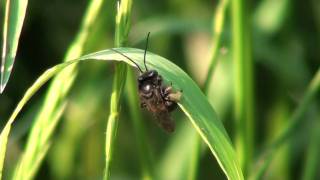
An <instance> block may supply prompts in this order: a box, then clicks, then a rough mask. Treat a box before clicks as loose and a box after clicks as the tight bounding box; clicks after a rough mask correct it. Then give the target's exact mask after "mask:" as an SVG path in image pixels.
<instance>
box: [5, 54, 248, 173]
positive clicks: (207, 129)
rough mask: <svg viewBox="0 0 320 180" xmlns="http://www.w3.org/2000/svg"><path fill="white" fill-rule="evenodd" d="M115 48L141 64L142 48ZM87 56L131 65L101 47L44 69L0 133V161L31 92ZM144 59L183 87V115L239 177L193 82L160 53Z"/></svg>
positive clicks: (218, 128)
mask: <svg viewBox="0 0 320 180" xmlns="http://www.w3.org/2000/svg"><path fill="white" fill-rule="evenodd" d="M118 50H119V51H121V52H123V53H124V54H126V55H127V56H129V57H131V58H132V59H134V60H135V61H136V62H137V63H138V64H139V65H143V50H140V49H134V48H119V49H118ZM91 59H95V60H116V61H123V62H126V63H128V64H130V65H132V66H134V64H133V63H132V62H130V61H129V60H128V59H124V58H123V57H122V56H121V55H119V54H115V53H114V51H111V50H104V51H100V52H96V53H93V54H89V55H86V56H82V57H81V58H79V59H78V60H74V61H69V62H66V63H63V64H60V65H57V66H55V67H53V68H51V69H49V70H47V71H46V72H45V73H44V74H43V75H41V76H40V77H39V79H38V80H37V81H36V82H35V83H34V84H33V85H32V86H31V87H30V88H29V89H28V91H27V92H26V94H25V96H24V97H23V99H22V100H21V101H20V102H19V104H18V106H17V108H16V109H15V111H14V112H13V114H12V116H11V117H10V119H9V121H8V122H7V124H6V126H5V128H4V130H3V131H2V132H1V136H0V142H1V144H0V145H1V147H0V150H1V151H0V152H1V154H0V155H1V156H0V157H2V159H0V160H3V159H4V154H5V149H6V143H7V139H8V135H9V132H10V127H11V124H12V123H13V121H14V119H15V117H16V116H17V115H18V113H19V112H20V110H21V108H22V107H23V106H24V105H25V103H26V102H27V101H28V100H29V99H30V98H31V96H32V95H34V93H36V92H37V90H38V89H39V88H40V87H41V86H42V85H43V84H44V83H45V82H47V81H48V80H49V79H50V78H51V77H52V76H54V75H55V74H57V73H59V72H60V71H62V70H63V69H64V68H65V67H67V66H68V65H70V64H72V63H75V62H78V61H86V60H91ZM147 59H148V61H147V65H148V67H150V69H156V70H157V71H158V72H159V73H160V74H161V75H162V76H163V78H164V80H165V82H173V87H174V88H175V89H182V90H183V95H182V99H181V101H180V103H179V106H180V108H181V109H182V110H183V112H184V113H185V114H186V115H187V117H188V118H189V120H190V121H191V122H192V124H193V126H194V128H195V129H196V130H197V132H198V133H199V134H200V135H201V137H202V139H203V141H204V142H205V143H206V144H207V145H208V147H209V148H210V150H211V151H212V153H213V155H214V156H215V157H216V158H217V160H218V162H219V165H220V166H221V168H222V170H223V171H224V173H225V174H226V176H227V177H228V179H243V175H242V171H241V169H240V166H239V163H238V160H237V157H236V155H235V152H234V149H233V147H232V144H231V142H230V139H229V137H228V134H227V133H226V131H225V129H224V127H223V125H222V123H221V122H220V121H219V119H218V118H217V116H216V113H215V111H214V110H213V108H212V106H211V105H210V104H209V102H208V100H207V98H206V97H205V95H204V94H203V93H202V92H201V90H200V88H199V87H198V86H197V85H196V83H195V82H194V81H193V80H192V79H191V78H190V77H189V76H188V75H187V74H186V73H185V72H184V71H183V70H181V69H180V68H179V67H178V66H176V65H174V64H173V63H171V62H170V61H169V60H167V59H165V58H163V57H161V56H158V55H156V54H152V53H148V54H147ZM2 163H3V162H2Z"/></svg>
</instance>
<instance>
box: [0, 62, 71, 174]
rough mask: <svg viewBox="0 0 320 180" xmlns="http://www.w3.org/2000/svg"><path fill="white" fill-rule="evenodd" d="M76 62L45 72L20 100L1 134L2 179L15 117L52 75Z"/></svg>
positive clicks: (0, 170)
mask: <svg viewBox="0 0 320 180" xmlns="http://www.w3.org/2000/svg"><path fill="white" fill-rule="evenodd" d="M74 62H75V61H71V62H68V63H64V64H60V65H57V66H55V67H53V68H50V69H49V70H47V71H46V72H44V73H43V74H42V75H41V76H40V77H39V78H38V79H37V80H36V82H35V83H34V84H33V85H32V86H31V87H30V88H29V89H28V90H27V92H26V93H25V95H24V96H23V98H22V99H21V100H20V102H19V103H18V105H17V106H16V108H15V110H14V111H13V113H12V115H11V116H10V118H9V120H8V122H7V123H6V125H5V127H4V128H3V130H2V131H1V134H0V179H1V177H2V172H3V162H4V158H5V153H6V149H7V142H8V136H9V133H10V130H11V125H12V123H13V122H14V120H15V118H16V117H17V115H18V114H19V112H20V111H21V109H22V107H23V106H24V105H25V104H26V103H27V102H28V101H29V99H30V98H31V97H32V96H33V95H34V94H35V93H36V92H37V91H38V90H39V88H40V87H41V86H42V85H43V84H45V83H46V82H47V81H48V80H49V79H50V78H51V77H52V76H54V75H55V74H57V73H58V72H60V71H61V70H62V69H63V68H64V67H66V66H68V65H69V64H72V63H74Z"/></svg>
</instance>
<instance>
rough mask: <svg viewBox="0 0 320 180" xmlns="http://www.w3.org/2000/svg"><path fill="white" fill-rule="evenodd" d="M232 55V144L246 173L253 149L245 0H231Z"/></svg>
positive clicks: (248, 22) (248, 45) (247, 7)
mask: <svg viewBox="0 0 320 180" xmlns="http://www.w3.org/2000/svg"><path fill="white" fill-rule="evenodd" d="M231 2H232V3H231V5H232V26H233V27H232V30H233V32H232V35H233V36H232V39H233V40H232V55H233V59H234V73H233V76H234V80H233V82H234V84H235V85H234V87H235V88H234V109H235V125H234V126H235V145H236V151H237V154H238V157H239V161H240V164H241V167H242V170H243V172H244V174H245V176H246V174H247V171H248V169H249V165H250V163H251V161H252V157H253V148H254V132H253V131H254V92H253V76H254V75H253V60H252V58H251V38H250V36H251V35H250V33H251V28H250V27H251V26H250V21H249V19H250V18H249V17H250V16H249V13H248V10H249V6H248V4H249V2H248V0H232V1H231Z"/></svg>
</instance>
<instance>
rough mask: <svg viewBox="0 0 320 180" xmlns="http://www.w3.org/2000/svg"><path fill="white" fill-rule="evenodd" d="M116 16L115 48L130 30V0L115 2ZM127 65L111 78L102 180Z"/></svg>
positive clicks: (113, 138)
mask: <svg viewBox="0 0 320 180" xmlns="http://www.w3.org/2000/svg"><path fill="white" fill-rule="evenodd" d="M117 3H118V4H117V16H116V31H115V46H116V47H121V46H125V45H126V43H127V39H128V34H129V29H130V17H131V6H132V0H122V1H117ZM127 69H128V67H127V65H126V64H125V63H123V62H120V63H117V64H116V65H115V76H114V78H113V84H112V93H111V99H110V113H109V117H108V124H107V133H106V145H105V146H106V147H105V156H106V157H105V158H106V168H105V172H104V179H105V180H108V179H110V173H111V163H112V158H113V153H114V149H115V141H116V135H117V129H118V124H119V115H120V101H121V98H122V91H123V88H124V84H125V82H126V78H127Z"/></svg>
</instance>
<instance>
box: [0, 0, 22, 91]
mask: <svg viewBox="0 0 320 180" xmlns="http://www.w3.org/2000/svg"><path fill="white" fill-rule="evenodd" d="M27 5H28V0H7V2H6V10H5V17H4V28H3V45H2V60H1V71H0V72H1V81H0V93H2V92H3V90H4V88H5V87H6V85H7V83H8V80H9V77H10V74H11V71H12V68H13V63H14V59H15V57H16V53H17V49H18V43H19V37H20V33H21V29H22V25H23V21H24V17H25V14H26V9H27Z"/></svg>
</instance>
